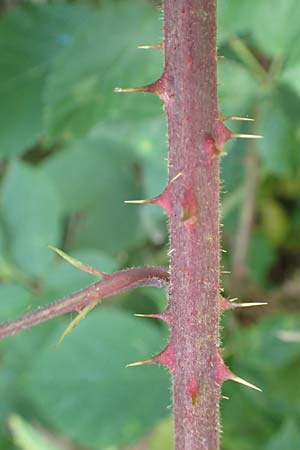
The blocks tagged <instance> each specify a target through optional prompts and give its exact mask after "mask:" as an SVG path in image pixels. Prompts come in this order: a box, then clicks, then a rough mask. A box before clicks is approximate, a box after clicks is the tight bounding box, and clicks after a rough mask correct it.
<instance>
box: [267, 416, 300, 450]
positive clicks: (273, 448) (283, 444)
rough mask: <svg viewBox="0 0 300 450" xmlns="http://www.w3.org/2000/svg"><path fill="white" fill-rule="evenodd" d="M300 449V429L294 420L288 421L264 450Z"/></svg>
mask: <svg viewBox="0 0 300 450" xmlns="http://www.w3.org/2000/svg"><path fill="white" fill-rule="evenodd" d="M299 448H300V427H299V424H297V422H296V421H295V420H294V419H290V420H287V421H286V422H285V423H283V425H282V427H281V428H280V430H279V431H277V433H276V434H275V436H274V437H272V439H270V442H268V444H267V445H266V446H265V447H264V450H283V449H289V450H298V449H299Z"/></svg>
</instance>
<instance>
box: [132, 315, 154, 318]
mask: <svg viewBox="0 0 300 450" xmlns="http://www.w3.org/2000/svg"><path fill="white" fill-rule="evenodd" d="M134 316H135V317H144V318H145V319H153V317H155V316H154V315H153V314H134Z"/></svg>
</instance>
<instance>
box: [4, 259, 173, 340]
mask: <svg viewBox="0 0 300 450" xmlns="http://www.w3.org/2000/svg"><path fill="white" fill-rule="evenodd" d="M168 283H169V273H168V272H167V271H166V270H164V269H161V268H159V267H135V268H132V269H127V270H121V271H119V272H115V273H113V274H111V275H108V274H107V275H105V277H104V279H103V280H102V281H98V282H97V283H95V284H92V285H91V286H89V287H87V288H85V289H82V290H81V291H78V292H76V293H74V294H71V295H68V296H66V297H64V298H63V299H61V300H57V301H56V302H55V303H51V304H50V305H47V306H44V307H42V308H39V309H37V310H35V311H33V312H30V313H27V314H24V315H23V316H21V317H19V319H16V320H12V321H10V322H5V323H3V324H1V325H0V339H1V338H4V337H6V336H10V335H13V334H16V333H19V332H20V331H22V330H25V329H26V328H31V327H33V326H35V325H38V324H39V323H42V322H46V321H47V320H50V319H53V318H54V317H57V316H61V315H62V314H65V313H67V312H70V311H77V310H78V309H80V308H82V307H83V306H86V305H88V304H90V303H93V302H95V301H97V300H99V301H100V300H102V299H104V298H106V297H110V296H112V295H116V294H119V293H120V292H123V291H127V290H129V289H133V288H136V287H140V286H156V287H166V286H168Z"/></svg>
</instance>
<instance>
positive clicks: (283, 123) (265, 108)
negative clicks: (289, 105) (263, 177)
mask: <svg viewBox="0 0 300 450" xmlns="http://www.w3.org/2000/svg"><path fill="white" fill-rule="evenodd" d="M260 129H261V134H262V135H263V136H264V139H262V140H261V141H260V142H259V150H260V152H261V157H262V159H263V163H264V169H265V170H266V171H267V172H270V173H273V174H276V175H281V176H282V175H289V176H298V174H299V170H300V153H299V144H300V138H299V131H298V130H297V128H296V127H295V126H294V124H293V123H292V122H291V121H290V120H289V117H288V116H287V114H286V113H285V111H284V110H283V108H282V106H281V101H280V100H279V99H278V96H277V95H276V96H273V97H270V98H267V99H266V100H265V102H264V103H263V104H262V107H261V126H260Z"/></svg>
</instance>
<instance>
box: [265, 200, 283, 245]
mask: <svg viewBox="0 0 300 450" xmlns="http://www.w3.org/2000/svg"><path fill="white" fill-rule="evenodd" d="M260 214H261V220H262V227H263V229H264V232H265V234H266V236H267V237H268V239H269V241H270V242H272V244H273V245H274V246H278V245H280V244H282V243H283V242H284V241H285V239H286V237H287V235H288V232H289V228H290V223H289V219H288V216H287V214H286V212H285V210H284V209H283V208H282V206H280V204H279V203H277V202H275V201H274V200H271V199H268V200H265V201H263V202H262V203H261V206H260Z"/></svg>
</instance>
